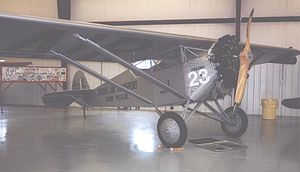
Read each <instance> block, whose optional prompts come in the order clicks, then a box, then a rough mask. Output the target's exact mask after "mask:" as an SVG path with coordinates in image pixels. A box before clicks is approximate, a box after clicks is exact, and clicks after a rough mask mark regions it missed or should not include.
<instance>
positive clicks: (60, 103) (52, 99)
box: [42, 89, 97, 108]
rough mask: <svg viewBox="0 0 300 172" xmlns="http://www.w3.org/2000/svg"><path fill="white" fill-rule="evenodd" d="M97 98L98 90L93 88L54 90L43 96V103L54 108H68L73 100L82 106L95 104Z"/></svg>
mask: <svg viewBox="0 0 300 172" xmlns="http://www.w3.org/2000/svg"><path fill="white" fill-rule="evenodd" d="M96 99H97V96H96V92H95V90H91V89H88V90H71V91H61V92H53V93H48V94H45V95H43V96H42V100H43V103H44V104H45V105H47V106H50V107H54V108H66V107H68V106H69V105H70V104H72V103H73V102H75V103H78V104H80V105H81V106H83V105H85V106H94V105H95V102H96Z"/></svg>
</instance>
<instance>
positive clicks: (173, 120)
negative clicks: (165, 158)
mask: <svg viewBox="0 0 300 172" xmlns="http://www.w3.org/2000/svg"><path fill="white" fill-rule="evenodd" d="M157 133H158V136H159V139H160V141H161V142H162V144H163V145H164V146H165V147H167V148H180V147H181V146H182V145H184V143H185V142H186V139H187V127H186V124H185V121H184V120H183V119H182V117H181V116H180V115H178V114H177V113H175V112H166V113H164V114H163V115H162V116H161V117H160V118H159V120H158V123H157Z"/></svg>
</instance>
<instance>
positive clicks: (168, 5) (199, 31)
mask: <svg viewBox="0 0 300 172" xmlns="http://www.w3.org/2000/svg"><path fill="white" fill-rule="evenodd" d="M252 8H255V16H293V15H295V16H299V15H300V1H299V0H276V1H272V3H270V1H269V0H260V1H258V0H257V1H251V0H244V1H242V16H248V15H249V12H250V11H251V9H252ZM71 9H72V10H71V11H72V19H73V20H82V21H126V20H147V19H148V20H159V19H163V20H167V19H195V18H196V19H197V18H214V17H218V18H219V17H234V16H235V0H225V1H220V0H164V1H161V0H152V1H149V0H127V1H123V0H100V1H96V0H72V6H71ZM87 9H88V11H89V12H87ZM245 27H246V24H242V28H241V39H242V41H244V40H245ZM127 28H134V29H144V30H150V31H159V32H169V33H177V34H185V35H194V36H201V37H209V38H218V37H220V36H223V35H224V34H234V33H235V26H234V24H190V25H148V26H127ZM299 30H300V23H254V24H253V25H252V31H251V42H252V43H258V44H265V45H272V46H281V47H293V48H296V49H300V32H299ZM299 61H300V60H298V63H297V64H296V65H293V66H288V65H279V64H264V65H260V66H256V67H254V68H253V69H252V70H251V71H250V77H249V83H248V87H247V89H246V93H245V99H244V100H243V102H242V107H243V109H245V110H246V112H247V113H249V114H260V112H261V106H260V100H261V98H277V99H279V100H280V101H281V100H282V99H284V98H288V97H297V96H298V97H299V96H300V91H299V90H300V89H299V88H300V78H299V76H300V62H299ZM222 103H223V104H224V105H225V106H229V105H230V103H231V99H230V97H227V98H226V100H225V101H224V102H222ZM279 114H280V115H285V116H294V115H298V114H299V110H291V109H287V108H284V107H281V106H280V108H279Z"/></svg>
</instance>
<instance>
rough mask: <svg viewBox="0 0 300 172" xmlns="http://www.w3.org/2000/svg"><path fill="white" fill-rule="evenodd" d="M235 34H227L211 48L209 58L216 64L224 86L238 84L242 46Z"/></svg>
mask: <svg viewBox="0 0 300 172" xmlns="http://www.w3.org/2000/svg"><path fill="white" fill-rule="evenodd" d="M238 43H239V41H238V40H237V39H236V37H235V36H231V35H225V36H223V37H221V38H219V39H218V41H217V42H216V43H215V44H214V45H213V46H212V47H211V49H210V50H209V54H208V55H209V60H210V62H212V63H213V64H215V66H216V70H217V71H218V74H219V76H220V78H221V79H222V80H223V87H224V88H227V89H232V88H234V87H235V86H236V82H237V79H238V72H239V66H240V59H239V54H240V52H241V50H242V46H241V45H239V44H238Z"/></svg>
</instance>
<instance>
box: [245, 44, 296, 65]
mask: <svg viewBox="0 0 300 172" xmlns="http://www.w3.org/2000/svg"><path fill="white" fill-rule="evenodd" d="M251 49H252V54H253V60H252V62H251V64H250V65H251V66H254V65H258V64H263V63H279V64H296V62H297V59H296V56H297V55H299V54H300V51H299V50H295V49H289V48H279V47H271V46H263V45H251Z"/></svg>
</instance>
